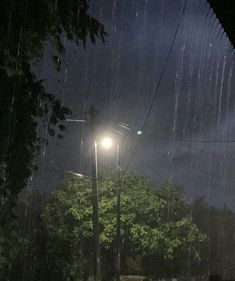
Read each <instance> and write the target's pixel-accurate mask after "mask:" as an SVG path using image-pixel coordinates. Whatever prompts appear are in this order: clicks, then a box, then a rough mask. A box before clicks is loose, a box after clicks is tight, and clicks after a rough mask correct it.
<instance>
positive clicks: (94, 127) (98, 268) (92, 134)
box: [88, 106, 101, 281]
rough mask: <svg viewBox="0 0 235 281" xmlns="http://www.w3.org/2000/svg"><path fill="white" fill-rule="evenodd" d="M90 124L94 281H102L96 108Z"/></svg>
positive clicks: (89, 114)
mask: <svg viewBox="0 0 235 281" xmlns="http://www.w3.org/2000/svg"><path fill="white" fill-rule="evenodd" d="M88 116H89V122H90V142H91V143H90V147H91V176H92V195H93V196H92V210H93V236H94V248H95V268H94V280H95V281H101V260H100V230H99V208H98V197H99V195H98V169H97V143H96V131H97V116H98V111H96V110H95V108H94V106H91V107H90V110H89V111H88Z"/></svg>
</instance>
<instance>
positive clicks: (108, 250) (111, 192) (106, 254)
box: [43, 174, 206, 280]
mask: <svg viewBox="0 0 235 281" xmlns="http://www.w3.org/2000/svg"><path fill="white" fill-rule="evenodd" d="M124 177H125V180H124V182H123V185H122V195H121V236H122V238H121V241H122V273H123V274H127V273H130V274H133V273H135V274H137V273H139V274H143V273H145V274H147V275H150V276H155V277H156V276H157V274H158V275H160V274H161V275H162V276H166V275H167V273H169V275H170V273H172V274H179V273H182V272H183V271H184V269H185V268H186V265H187V260H188V258H189V257H190V259H191V261H192V262H193V263H195V262H199V261H200V246H201V245H202V244H203V242H204V241H205V239H206V236H205V235H204V234H202V233H201V232H200V230H199V229H198V227H197V226H196V225H195V224H193V222H192V219H191V216H190V209H189V206H188V204H187V203H186V202H185V201H184V200H183V198H182V196H181V192H180V190H179V189H178V188H177V187H174V186H164V187H163V188H160V189H158V190H157V191H155V192H154V191H153V190H152V187H151V185H150V184H149V183H148V182H147V180H146V179H145V178H144V177H142V176H138V175H135V174H128V176H126V175H125V176H124ZM99 188H100V191H101V196H100V202H99V213H100V229H101V234H100V241H101V250H102V263H103V274H104V276H107V280H111V279H110V278H111V277H113V276H112V275H113V272H114V268H113V265H114V251H115V233H116V181H115V176H114V177H112V176H110V177H108V178H107V175H106V176H105V177H104V178H103V179H101V181H100V183H99ZM92 196H93V194H92V193H91V185H90V180H89V179H85V178H80V179H79V178H78V177H75V176H66V177H65V178H64V180H63V182H62V183H61V184H60V185H59V186H58V189H57V190H56V191H55V193H54V194H53V195H52V196H51V197H50V199H49V201H48V203H47V205H46V208H45V210H44V215H43V217H44V222H45V224H46V227H47V229H48V235H49V237H50V239H51V240H52V241H60V243H61V245H63V244H64V243H67V244H66V245H67V246H66V249H68V247H69V248H70V250H69V251H64V250H63V248H61V247H60V249H61V252H60V255H59V256H58V260H57V262H56V264H57V269H58V270H62V273H61V274H64V276H67V277H68V276H70V274H71V272H70V270H71V268H73V269H75V268H76V269H77V274H78V276H79V274H80V275H84V274H85V271H86V270H89V268H92V263H90V261H92V260H93V259H92V253H93V247H92V233H93V232H92V209H91V197H92ZM61 241H63V243H62V242H61ZM74 245H76V247H75V249H76V251H75V252H74ZM68 253H69V257H67V255H68ZM71 255H75V256H77V258H75V256H74V258H72V256H71ZM79 260H80V261H81V260H82V261H83V263H82V264H83V265H85V266H83V267H82V264H80V263H79ZM150 260H151V263H150V262H148V261H150ZM68 261H70V262H71V261H73V264H70V265H69V264H68ZM158 261H161V262H162V263H163V262H165V267H164V272H161V270H159V268H158V272H157V273H156V272H155V271H154V270H156V264H157V263H158ZM174 262H175V263H177V265H178V268H177V269H176V268H174V269H172V267H171V265H172V264H173V263H174ZM131 264H132V265H131ZM167 264H168V265H170V266H168V265H167ZM62 265H64V266H65V267H62ZM150 265H151V268H150ZM171 271H172V272H171ZM89 273H90V275H91V274H92V271H90V272H89ZM86 275H89V274H88V273H86Z"/></svg>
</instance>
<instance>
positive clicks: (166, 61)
mask: <svg viewBox="0 0 235 281" xmlns="http://www.w3.org/2000/svg"><path fill="white" fill-rule="evenodd" d="M188 2H189V0H186V1H185V5H184V7H183V11H182V14H181V16H180V19H179V22H178V24H177V27H176V30H175V33H174V36H173V39H172V42H171V45H170V48H169V51H168V54H167V57H166V60H165V64H164V66H163V69H162V72H161V74H160V77H159V80H158V83H157V86H156V89H155V91H154V95H153V97H152V100H151V103H150V106H149V109H148V111H147V114H146V116H145V119H144V122H143V126H142V129H141V131H144V128H145V126H146V124H147V121H148V119H149V116H150V114H151V112H152V109H153V105H154V101H155V99H156V97H157V94H158V91H159V89H160V86H161V83H162V80H163V77H164V74H165V71H166V68H167V65H168V62H169V59H170V56H171V52H172V50H173V47H174V44H175V40H176V37H177V35H178V32H179V29H180V25H181V22H182V19H183V17H184V14H185V11H186V8H187V5H188ZM136 150H137V147H136V146H135V148H134V150H133V152H132V154H131V157H130V160H129V161H128V163H127V166H126V169H128V168H129V166H130V164H131V161H132V159H133V157H134V155H135V152H136Z"/></svg>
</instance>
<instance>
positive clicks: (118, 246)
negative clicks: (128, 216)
mask: <svg viewBox="0 0 235 281" xmlns="http://www.w3.org/2000/svg"><path fill="white" fill-rule="evenodd" d="M120 183H121V181H120V148H119V145H117V225H116V262H115V269H116V272H115V273H116V274H115V280H116V281H120V271H121V212H120V211H121V210H120V209H121V204H120V203H121V188H120Z"/></svg>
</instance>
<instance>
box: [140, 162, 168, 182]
mask: <svg viewBox="0 0 235 281" xmlns="http://www.w3.org/2000/svg"><path fill="white" fill-rule="evenodd" d="M140 162H141V163H143V164H144V165H145V166H146V167H147V168H148V169H149V170H151V171H152V172H153V173H154V174H155V175H157V176H158V177H160V178H162V179H164V180H165V181H166V183H169V179H168V178H167V177H166V176H163V175H161V174H159V173H158V172H156V171H155V170H154V169H153V168H152V167H151V166H150V165H149V164H148V163H147V162H145V161H144V160H143V159H140Z"/></svg>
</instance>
